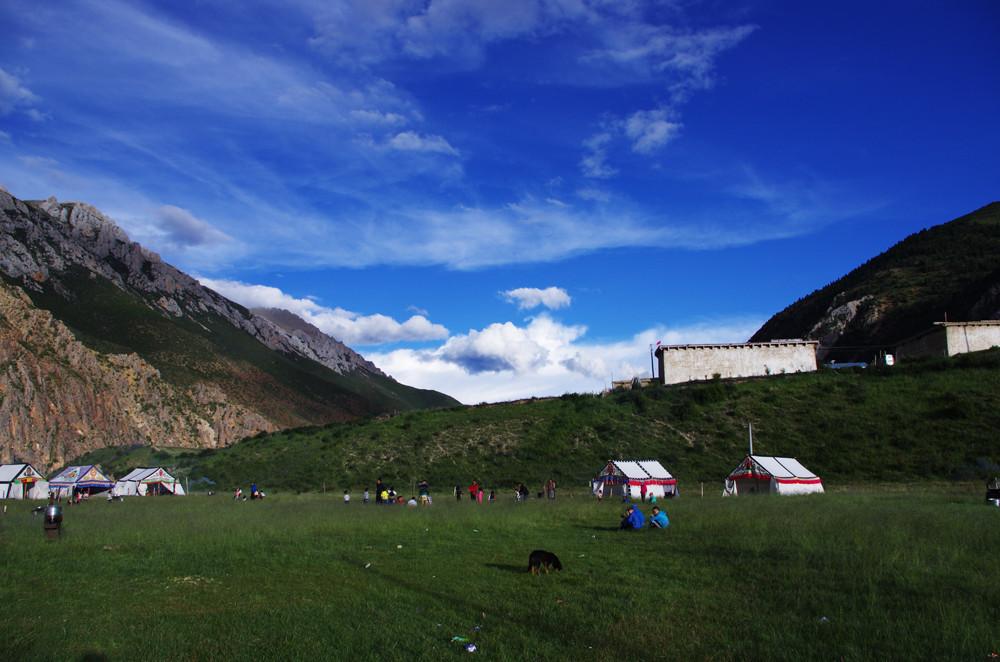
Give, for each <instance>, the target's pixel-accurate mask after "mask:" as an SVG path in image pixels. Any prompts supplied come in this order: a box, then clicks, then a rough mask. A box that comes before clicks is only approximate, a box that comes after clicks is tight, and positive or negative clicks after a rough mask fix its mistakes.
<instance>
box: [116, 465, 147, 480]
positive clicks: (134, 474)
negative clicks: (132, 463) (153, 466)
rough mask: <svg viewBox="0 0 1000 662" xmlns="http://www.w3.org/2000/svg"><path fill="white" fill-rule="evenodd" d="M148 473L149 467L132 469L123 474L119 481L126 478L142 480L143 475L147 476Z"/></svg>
mask: <svg viewBox="0 0 1000 662" xmlns="http://www.w3.org/2000/svg"><path fill="white" fill-rule="evenodd" d="M147 473H149V469H143V468H142V467H139V468H138V469H133V470H132V471H130V472H128V474H127V475H125V476H122V477H121V478H119V479H118V482H119V483H121V482H122V481H126V480H129V481H133V480H134V481H138V480H141V479H142V476H145V475H146V474H147Z"/></svg>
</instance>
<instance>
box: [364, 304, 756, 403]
mask: <svg viewBox="0 0 1000 662" xmlns="http://www.w3.org/2000/svg"><path fill="white" fill-rule="evenodd" d="M762 323H763V320H760V319H749V318H748V319H735V320H723V321H720V322H717V323H712V322H705V323H702V324H697V325H693V326H689V327H681V328H673V329H670V328H666V327H656V328H653V329H649V330H646V331H643V332H641V333H638V334H636V335H635V336H633V337H632V338H629V339H627V340H624V341H619V342H611V343H589V342H586V340H585V338H584V335H585V333H586V328H585V327H582V326H566V325H563V324H560V323H559V322H556V321H554V320H552V319H551V318H549V317H548V316H545V315H540V316H538V317H534V318H532V319H531V320H530V321H529V323H528V324H527V325H526V326H518V325H516V324H514V323H512V322H505V323H502V324H501V323H496V324H491V325H490V326H488V327H486V328H485V329H483V330H481V331H470V332H469V333H468V334H466V335H462V336H453V337H452V338H449V339H448V341H447V342H446V343H444V344H443V345H442V346H440V347H438V348H436V349H426V350H411V349H400V350H395V351H390V352H385V353H371V354H368V355H366V358H367V359H369V360H371V361H373V362H374V363H375V364H376V365H377V366H379V368H381V369H382V370H384V371H385V372H387V373H388V374H390V375H392V376H393V377H394V378H395V379H397V380H398V381H400V382H403V383H404V384H409V385H411V386H417V387H419V388H428V389H434V390H437V391H441V392H443V393H447V394H448V395H451V396H452V397H455V398H457V399H458V400H459V401H461V402H464V403H466V404H475V403H479V402H501V401H507V400H516V399H520V398H529V397H544V396H558V395H562V394H564V393H596V392H600V391H602V390H604V389H605V388H608V387H610V386H611V382H612V381H613V380H627V379H631V378H633V377H648V376H650V348H651V346H655V344H656V343H657V342H658V341H661V342H663V344H691V343H720V342H745V341H746V339H747V338H749V337H750V336H751V335H752V334H753V333H754V331H756V330H757V329H758V328H760V325H761V324H762Z"/></svg>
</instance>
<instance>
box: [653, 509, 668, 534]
mask: <svg viewBox="0 0 1000 662" xmlns="http://www.w3.org/2000/svg"><path fill="white" fill-rule="evenodd" d="M668 526H670V520H669V519H667V514H666V513H665V512H663V511H662V510H660V509H659V508H657V507H656V506H653V510H652V511H650V513H649V528H651V529H665V528H667V527H668Z"/></svg>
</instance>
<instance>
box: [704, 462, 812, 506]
mask: <svg viewBox="0 0 1000 662" xmlns="http://www.w3.org/2000/svg"><path fill="white" fill-rule="evenodd" d="M814 493H817V494H822V493H823V482H822V481H821V480H820V478H819V476H817V475H816V474H814V473H813V472H811V471H809V470H808V469H806V468H805V467H804V466H802V464H801V463H800V462H799V461H798V460H796V459H795V458H794V457H773V456H770V455H747V456H746V457H745V458H743V461H742V462H740V465H739V466H738V467H736V469H734V470H733V472H732V473H731V474H729V477H728V478H726V489H725V491H724V492H723V493H722V494H723V496H736V495H738V494H814Z"/></svg>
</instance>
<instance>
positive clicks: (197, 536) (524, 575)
mask: <svg viewBox="0 0 1000 662" xmlns="http://www.w3.org/2000/svg"><path fill="white" fill-rule="evenodd" d="M434 494H435V497H436V498H435V503H434V505H433V506H431V507H428V508H409V507H406V506H388V507H387V506H376V505H374V504H372V505H368V506H365V505H363V504H361V503H360V500H359V499H358V495H357V494H355V495H354V496H355V499H356V501H355V502H354V503H352V504H351V505H349V506H345V505H344V503H343V502H342V501H341V500H340V498H338V497H337V496H335V495H321V494H306V495H292V494H288V493H277V494H274V495H272V496H269V497H268V498H267V499H266V500H264V501H263V502H249V501H248V502H243V501H239V502H237V501H233V499H232V498H227V497H222V496H214V497H208V496H204V495H192V496H188V497H183V498H170V497H153V498H131V499H127V500H126V501H125V502H124V503H107V502H105V501H104V500H100V499H98V500H94V501H92V502H91V503H88V504H84V505H81V506H72V507H70V506H64V517H65V520H64V525H63V531H62V535H61V536H60V537H59V538H58V539H57V540H54V541H48V540H47V539H46V537H45V535H44V533H43V526H42V518H41V517H39V516H34V515H33V514H32V513H31V509H32V508H33V507H34V506H35V505H37V504H32V503H25V502H11V501H8V502H6V504H7V513H6V514H5V515H4V516H3V517H2V520H0V568H2V573H0V576H2V577H3V581H2V582H0V659H2V660H15V659H16V660H43V659H45V660H256V661H260V660H279V659H280V660H306V659H310V660H354V661H364V660H411V659H412V660H437V659H443V660H449V659H456V660H457V659H466V660H468V659H473V660H474V659H484V660H614V661H616V662H621V661H623V660H655V659H672V660H841V659H843V660H874V659H879V660H883V659H924V660H929V659H934V660H976V659H987V658H988V657H989V655H990V654H991V651H997V650H1000V628H998V623H1000V554H998V553H997V551H998V550H997V543H998V540H1000V509H997V508H993V507H988V506H985V505H984V504H983V494H984V490H983V489H982V487H981V484H980V483H978V482H976V483H965V484H951V485H941V486H939V487H932V488H928V487H923V488H920V489H910V488H907V487H905V486H893V487H891V488H878V487H865V488H856V489H845V490H842V491H837V492H830V493H827V494H825V495H816V496H806V497H757V498H746V497H743V498H733V499H723V498H721V497H720V496H719V494H718V490H713V491H712V493H711V494H706V496H705V497H704V498H700V497H699V496H697V495H696V494H694V493H693V492H689V493H688V494H687V495H685V496H683V497H681V498H678V499H674V500H669V501H665V502H661V503H662V505H663V506H664V509H665V510H666V512H667V513H668V515H669V517H670V519H671V526H670V528H669V529H667V530H665V531H642V532H620V531H617V530H616V526H617V523H618V520H619V516H620V513H621V504H618V503H611V502H608V501H607V500H605V502H603V503H598V502H597V501H596V500H594V499H592V498H590V497H587V496H584V495H579V494H577V495H568V494H565V493H560V495H559V498H558V499H556V500H555V501H548V500H545V499H542V500H538V499H531V500H529V501H528V502H527V503H520V504H518V503H515V502H514V501H513V499H512V498H510V497H509V496H507V495H504V496H503V497H502V498H501V499H500V500H499V501H497V502H495V503H483V504H474V503H470V502H468V501H467V500H463V501H461V502H457V503H456V502H455V500H454V499H453V498H452V497H450V496H445V495H441V494H439V493H434ZM643 510H644V511H645V512H646V513H647V514H648V511H649V508H648V506H646V507H644V508H643ZM533 549H546V550H549V551H552V552H555V553H556V554H557V555H558V556H559V557H560V559H561V560H562V563H563V565H564V570H563V572H560V573H553V574H549V575H542V576H532V575H530V574H529V573H528V572H527V557H528V553H529V552H530V551H531V550H533ZM470 644H473V645H474V646H475V650H474V651H473V652H471V653H470V652H469V650H468V649H467V646H469V645H470Z"/></svg>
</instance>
